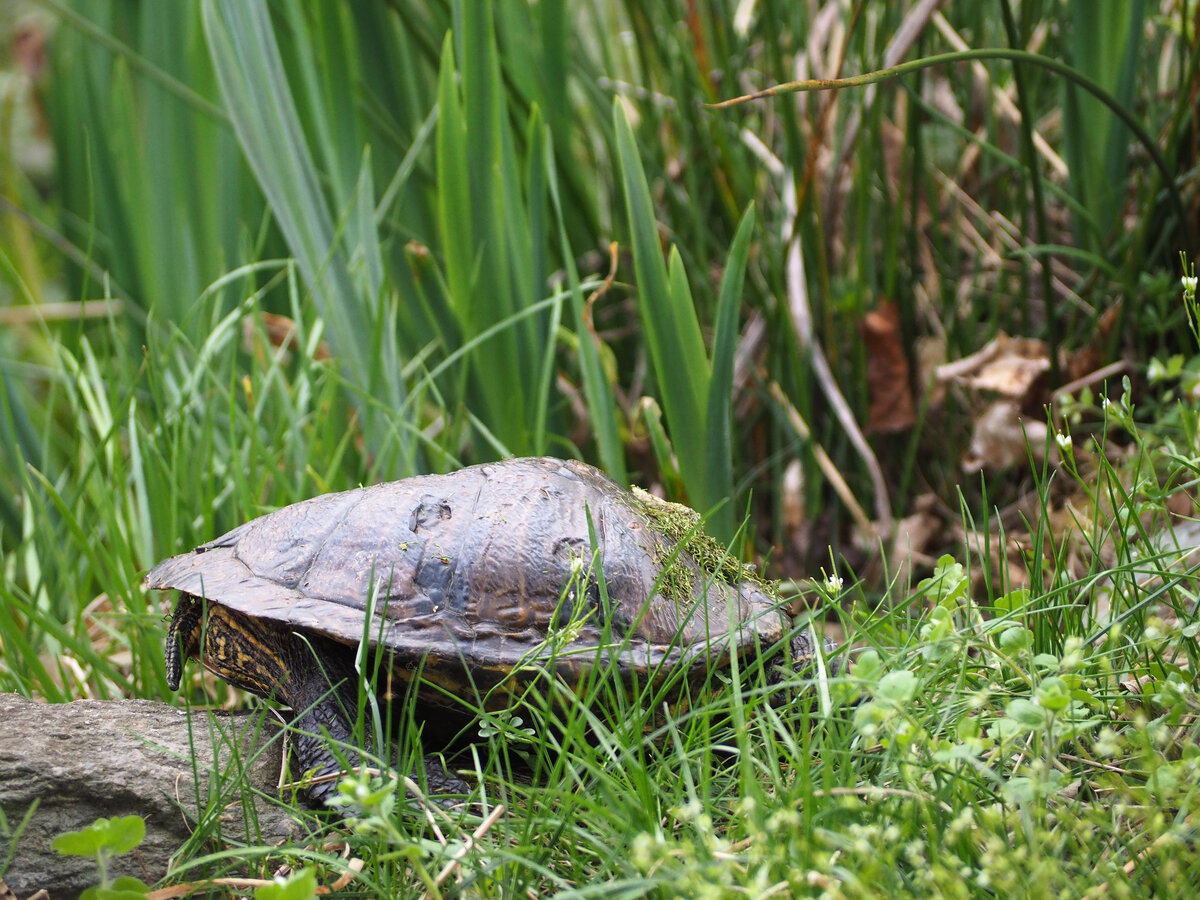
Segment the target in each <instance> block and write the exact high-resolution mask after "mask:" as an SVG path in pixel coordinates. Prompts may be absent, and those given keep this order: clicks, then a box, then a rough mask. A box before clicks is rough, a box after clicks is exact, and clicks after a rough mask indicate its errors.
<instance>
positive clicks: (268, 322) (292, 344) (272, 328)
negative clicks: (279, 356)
mask: <svg viewBox="0 0 1200 900" xmlns="http://www.w3.org/2000/svg"><path fill="white" fill-rule="evenodd" d="M258 319H259V321H260V322H261V323H262V331H263V334H264V335H265V336H266V338H267V341H268V342H269V343H270V344H271V346H273V347H277V348H280V349H284V350H295V349H296V348H297V346H298V345H297V343H296V323H295V322H294V321H293V320H292V319H290V318H288V317H287V316H281V315H278V314H277V313H269V312H260V313H259V314H258ZM256 331H257V329H256V328H255V321H254V319H253V318H246V319H243V320H242V348H243V349H244V350H245V351H246V352H247V353H249V354H251V355H254V353H255V345H256V342H255V336H256ZM313 359H329V347H328V345H326V343H325V342H324V341H321V343H320V344H318V345H317V349H316V350H315V351H314V352H313Z"/></svg>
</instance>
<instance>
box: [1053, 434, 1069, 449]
mask: <svg viewBox="0 0 1200 900" xmlns="http://www.w3.org/2000/svg"><path fill="white" fill-rule="evenodd" d="M1054 440H1055V441H1056V442H1057V443H1058V449H1059V450H1061V451H1062V452H1063V453H1069V452H1070V450H1071V436H1070V435H1069V434H1063V433H1062V432H1061V431H1060V432H1058V433H1057V434H1055V435H1054Z"/></svg>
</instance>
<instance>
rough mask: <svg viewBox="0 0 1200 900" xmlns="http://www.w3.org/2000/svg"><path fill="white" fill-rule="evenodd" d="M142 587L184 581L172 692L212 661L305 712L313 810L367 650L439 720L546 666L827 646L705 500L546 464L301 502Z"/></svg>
mask: <svg viewBox="0 0 1200 900" xmlns="http://www.w3.org/2000/svg"><path fill="white" fill-rule="evenodd" d="M145 583H146V586H147V587H148V588H149V589H152V590H163V591H177V592H179V600H178V603H177V605H176V607H175V610H174V613H173V615H172V617H171V619H170V624H169V627H168V631H167V638H166V644H165V664H166V675H167V683H168V685H169V686H170V688H171V689H172V690H178V688H179V686H180V682H181V680H182V675H183V667H184V663H185V662H186V661H187V660H188V659H189V658H198V659H199V660H200V661H201V663H202V664H203V665H204V666H205V667H206V668H207V669H209V670H211V671H212V672H213V673H215V674H216V675H218V676H220V677H221V678H223V679H224V680H226V681H227V682H229V683H231V684H233V685H235V686H237V687H240V688H243V689H245V690H248V691H250V692H252V693H254V694H257V695H259V696H261V697H264V698H268V699H270V700H274V701H277V702H278V703H280V704H282V705H283V706H285V707H290V708H291V710H292V711H293V713H292V724H293V725H294V726H295V731H296V733H297V735H298V736H297V738H296V740H295V743H294V748H295V751H294V752H295V756H296V760H297V763H298V766H299V768H300V769H301V771H307V772H314V773H316V775H318V776H329V777H325V778H314V779H311V780H310V781H309V782H308V784H309V785H310V786H309V787H307V788H306V789H305V792H306V794H307V797H308V799H309V800H310V801H312V802H313V803H314V804H316V805H318V806H319V805H323V804H326V805H327V804H328V803H329V801H330V799H331V798H332V797H333V796H335V795H336V785H335V784H334V783H333V780H334V779H333V776H335V775H336V774H337V773H338V772H340V771H341V764H340V763H339V759H338V756H337V755H335V754H334V753H333V752H332V750H331V749H330V742H329V741H327V740H325V739H324V735H323V734H322V732H327V733H328V737H329V738H331V739H332V740H333V742H336V743H337V744H340V749H339V754H340V755H341V757H342V758H343V759H345V760H346V761H348V762H349V763H350V764H354V763H355V762H356V761H357V758H356V756H355V754H354V753H353V746H354V745H353V743H352V731H353V728H352V722H353V721H354V718H355V716H356V714H357V710H358V697H359V693H358V691H359V671H358V669H356V659H359V655H358V650H359V648H360V647H362V646H363V645H364V644H365V645H366V646H367V647H369V648H371V649H372V651H373V652H380V651H382V652H383V653H384V654H385V659H386V660H387V661H388V665H389V668H388V669H387V671H388V674H389V676H390V677H391V678H392V679H399V681H400V682H401V683H405V682H409V683H411V684H412V687H413V689H414V690H416V691H417V697H418V702H419V704H420V705H421V707H422V708H424V709H425V710H427V711H429V712H430V714H431V715H435V714H436V712H437V710H438V709H439V708H440V709H442V710H444V709H446V708H447V707H448V706H450V705H453V702H452V699H451V698H454V697H463V698H468V699H472V698H475V699H478V700H479V701H480V704H479V705H480V706H482V707H484V708H488V709H491V708H497V707H500V706H503V705H504V704H506V703H509V702H511V701H512V697H511V696H510V695H511V694H512V693H513V692H514V691H517V690H519V689H520V688H521V687H522V686H523V685H527V684H528V683H529V682H530V681H532V680H533V679H535V678H538V677H544V676H545V675H546V674H547V673H548V674H550V675H552V676H554V677H557V678H559V679H561V680H562V682H563V683H565V684H566V685H568V686H577V685H578V684H579V683H580V681H581V680H582V679H583V678H584V677H585V676H586V675H587V674H588V673H589V672H590V671H591V670H592V668H593V667H595V666H596V665H597V664H598V662H599V661H603V662H604V663H606V664H607V668H606V670H605V671H606V672H609V671H611V672H615V673H616V675H617V677H618V678H623V679H628V680H634V679H638V678H641V679H643V680H645V679H647V678H651V677H654V675H655V673H666V672H670V671H672V670H674V668H675V667H676V666H684V667H687V668H686V671H689V672H690V671H696V672H702V671H705V670H707V669H708V668H710V667H712V666H714V665H728V662H729V659H730V657H731V656H732V655H738V656H746V655H751V654H759V653H762V652H763V650H764V648H775V649H776V652H779V650H780V648H783V649H782V652H783V654H784V655H790V657H791V661H792V663H793V664H794V665H796V666H801V665H805V664H807V663H809V662H811V661H812V660H813V658H814V657H815V656H817V655H818V650H817V647H818V644H817V642H816V639H815V637H814V635H813V633H812V631H811V630H809V629H808V628H804V629H793V623H792V621H791V617H790V616H789V615H788V613H787V612H786V611H785V610H784V608H783V606H782V604H781V601H780V599H779V596H778V594H777V593H776V591H775V590H774V589H773V588H772V586H771V585H769V584H768V583H766V582H765V581H763V580H762V579H761V578H759V577H758V576H757V575H756V573H755V572H754V570H753V569H752V568H751V567H749V566H744V565H742V564H741V563H740V562H738V561H736V560H735V559H733V558H732V557H731V556H730V555H729V554H728V553H727V552H726V550H725V548H724V547H723V546H722V545H721V544H719V543H718V542H717V541H715V540H714V539H713V538H710V537H708V536H706V535H705V534H704V533H703V530H702V527H701V523H700V517H699V515H698V514H697V513H695V512H694V511H692V510H690V509H688V508H687V507H685V506H682V505H678V504H673V503H668V502H666V501H662V500H659V499H657V498H656V497H654V496H653V495H651V494H649V493H646V492H644V491H641V490H639V489H636V488H635V489H633V490H627V489H625V488H624V487H622V486H620V485H619V484H617V483H616V482H615V481H613V480H612V479H611V478H609V477H608V476H607V475H605V474H604V473H602V472H601V471H599V470H598V469H596V468H594V467H592V466H590V465H587V464H585V463H582V462H578V461H572V460H567V461H564V460H559V459H553V458H547V457H538V458H526V459H510V460H507V461H501V462H494V463H485V464H481V465H475V466H470V467H467V468H463V469H459V470H457V471H454V472H451V473H449V474H444V475H421V476H416V477H412V478H407V479H403V480H400V481H394V482H388V483H382V484H376V485H373V486H368V487H360V488H357V489H354V490H348V491H343V492H340V493H330V494H324V495H321V496H317V497H314V498H312V499H309V500H304V501H301V502H299V503H295V504H293V505H291V506H286V507H282V508H280V509H277V510H275V511H273V512H270V513H267V514H266V515H263V516H261V517H259V518H256V519H253V520H251V521H248V522H246V523H245V524H243V525H241V526H239V527H237V528H234V529H233V530H232V531H230V532H229V533H227V534H225V535H223V536H221V537H218V538H216V539H215V540H212V541H209V542H208V543H206V544H202V545H200V546H199V547H196V548H195V549H194V550H192V551H190V552H188V553H183V554H181V555H178V556H173V557H171V558H169V559H166V560H164V561H163V562H161V563H159V564H158V565H156V566H155V567H154V568H152V569H151V570H150V571H149V572H148V573H147V575H146V578H145ZM831 650H832V645H829V644H824V645H823V652H824V653H828V652H829V651H831ZM360 668H362V669H363V670H364V671H365V670H366V667H365V666H360ZM347 748H350V750H351V752H350V753H349V754H347V753H346V752H345V751H346V749H347ZM425 767H426V771H425V776H426V783H427V786H428V790H429V792H430V793H431V794H433V795H435V796H443V795H453V794H460V793H465V792H466V791H468V790H469V788H468V786H467V785H465V783H464V782H463V781H462V780H461V779H459V778H458V777H457V776H455V775H453V774H450V773H448V772H446V771H445V770H444V769H443V768H442V767H441V766H440V765H438V764H437V763H436V762H435V761H434V760H433V759H432V758H431V757H426V759H425Z"/></svg>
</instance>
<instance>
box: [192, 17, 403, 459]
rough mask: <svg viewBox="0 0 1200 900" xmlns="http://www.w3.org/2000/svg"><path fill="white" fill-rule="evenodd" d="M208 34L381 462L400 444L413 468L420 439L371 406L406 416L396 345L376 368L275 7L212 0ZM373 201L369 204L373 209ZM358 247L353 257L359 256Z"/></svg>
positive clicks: (229, 100)
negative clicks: (274, 19)
mask: <svg viewBox="0 0 1200 900" xmlns="http://www.w3.org/2000/svg"><path fill="white" fill-rule="evenodd" d="M202 10H203V17H204V30H205V34H206V36H207V38H208V44H209V50H210V53H211V54H212V60H213V66H214V68H215V70H216V73H217V80H218V82H219V84H220V87H221V95H222V97H223V98H224V100H225V105H226V108H227V109H228V111H229V115H230V118H231V120H232V121H233V124H234V129H235V131H236V132H237V135H238V140H239V141H240V143H241V146H242V150H243V152H244V153H245V154H246V158H247V160H248V161H249V163H250V167H251V169H252V170H253V171H254V173H255V176H256V177H257V179H258V182H259V184H260V186H261V187H262V189H263V193H264V194H265V195H266V197H267V201H268V203H269V204H270V206H271V209H272V211H273V212H274V213H275V217H276V219H277V221H278V222H279V227H280V230H281V231H282V232H283V234H284V237H285V239H286V240H287V242H288V246H289V247H290V248H291V251H292V254H293V255H294V256H295V258H296V263H297V265H298V266H299V269H300V272H301V274H302V276H303V278H304V282H305V284H306V286H307V288H308V290H309V291H310V294H311V296H312V299H313V302H314V303H315V305H316V307H317V309H318V311H319V312H320V314H321V316H322V318H323V319H324V320H325V321H326V323H327V324H328V328H329V340H330V343H331V345H332V346H333V350H334V353H335V354H336V355H337V356H338V359H339V362H340V364H341V365H342V367H343V370H344V372H345V375H346V378H347V380H348V382H349V383H350V386H351V388H352V390H354V391H359V392H361V393H362V396H359V397H356V405H357V406H358V408H359V411H360V413H361V415H362V418H363V423H364V426H363V427H364V432H365V434H366V438H367V441H368V444H369V446H370V447H371V448H372V450H373V451H374V452H375V454H376V455H377V456H379V455H382V454H383V452H384V451H385V449H388V448H390V447H391V446H392V444H393V441H398V442H399V445H400V446H399V449H400V452H401V455H402V457H403V459H404V460H405V463H404V466H405V467H406V468H411V465H412V453H413V450H412V447H411V440H410V437H409V436H408V434H407V433H406V432H404V431H403V430H395V429H390V428H389V427H388V423H387V421H386V419H385V417H383V416H380V415H377V414H375V406H374V405H373V404H372V403H369V402H366V400H365V399H363V398H371V399H372V400H374V401H375V402H376V403H378V404H380V405H381V406H382V408H383V409H398V408H400V406H401V404H402V403H403V400H404V385H403V383H402V381H401V379H400V369H399V361H398V360H397V359H395V358H394V357H393V356H392V355H391V351H390V350H389V348H390V347H392V346H393V344H392V342H390V341H388V342H385V343H384V344H383V349H384V354H385V355H384V356H383V358H382V359H380V360H378V362H379V365H373V364H372V363H373V362H374V360H373V359H372V354H370V353H364V352H362V348H364V347H369V346H370V344H371V342H370V340H368V339H367V337H368V336H370V335H375V334H376V333H377V330H378V329H379V328H381V327H382V326H383V324H384V323H383V322H382V321H380V318H379V315H378V310H377V308H376V301H377V299H378V298H376V297H364V296H363V294H362V292H360V291H358V290H356V289H355V285H354V281H353V279H352V277H351V274H350V271H349V265H348V259H347V254H346V252H345V250H344V249H343V248H342V247H341V245H340V244H338V243H337V241H336V240H335V231H334V225H333V220H332V217H331V216H330V213H329V210H328V207H327V205H326V201H325V197H324V195H323V194H322V192H321V186H320V179H319V177H318V174H317V170H316V167H315V165H314V163H313V160H312V156H311V154H310V153H309V150H308V141H307V139H306V137H305V135H304V132H303V130H302V129H301V126H300V119H299V115H298V114H297V111H296V105H295V102H294V100H293V97H292V92H291V88H290V85H289V84H288V81H287V77H286V74H285V72H284V68H283V62H282V60H281V58H280V55H279V47H278V45H277V44H276V42H275V35H274V31H273V29H272V25H271V20H270V14H269V13H268V11H267V5H266V4H265V3H263V2H261V0H251V2H246V3H243V2H233V0H205V2H204V3H203V5H202ZM363 202H367V201H363ZM354 249H355V248H353V247H352V248H350V250H351V251H353V250H354Z"/></svg>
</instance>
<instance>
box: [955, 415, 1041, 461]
mask: <svg viewBox="0 0 1200 900" xmlns="http://www.w3.org/2000/svg"><path fill="white" fill-rule="evenodd" d="M1047 430H1048V429H1047V427H1046V423H1045V422H1039V421H1037V420H1035V419H1029V418H1023V417H1022V416H1021V410H1020V408H1019V407H1018V405H1017V403H1016V402H1014V401H1012V400H997V401H996V402H994V403H992V404H991V405H990V406H988V407H987V409H985V410H984V411H983V412H982V413H981V414H980V415H979V416H978V417H977V418H976V419H975V430H974V432H973V433H972V435H971V447H970V449H968V450H967V452H966V454H965V455H964V456H963V459H962V468H963V471H964V472H978V471H980V470H987V471H996V470H998V469H1006V468H1008V467H1009V466H1014V465H1018V464H1024V463H1026V462H1027V461H1028V460H1029V458H1030V455H1031V454H1032V456H1033V459H1034V460H1037V461H1040V460H1041V459H1043V458H1044V457H1045V450H1046V435H1047Z"/></svg>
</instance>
